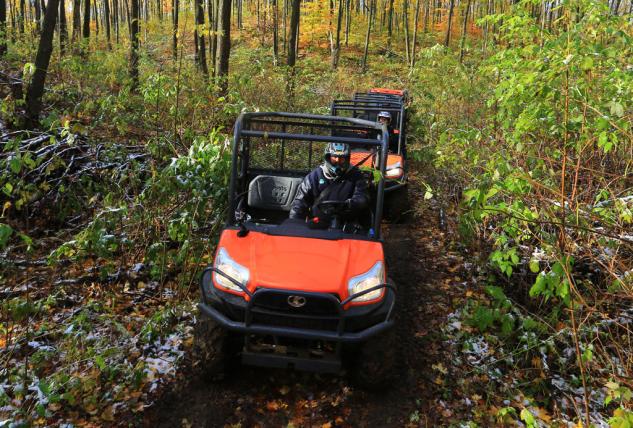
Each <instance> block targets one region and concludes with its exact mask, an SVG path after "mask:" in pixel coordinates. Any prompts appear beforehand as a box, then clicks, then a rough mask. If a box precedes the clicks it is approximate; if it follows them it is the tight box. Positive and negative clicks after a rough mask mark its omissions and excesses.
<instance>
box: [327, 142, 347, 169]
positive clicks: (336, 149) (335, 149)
mask: <svg viewBox="0 0 633 428" xmlns="http://www.w3.org/2000/svg"><path fill="white" fill-rule="evenodd" d="M332 156H337V157H341V158H343V162H341V163H337V164H332V162H331V157H332ZM324 158H325V167H326V168H327V171H328V172H329V173H330V174H331V175H333V176H335V177H340V176H341V175H343V173H345V171H347V169H348V168H349V161H350V150H349V145H347V144H344V143H329V144H328V145H327V146H326V147H325V156H324Z"/></svg>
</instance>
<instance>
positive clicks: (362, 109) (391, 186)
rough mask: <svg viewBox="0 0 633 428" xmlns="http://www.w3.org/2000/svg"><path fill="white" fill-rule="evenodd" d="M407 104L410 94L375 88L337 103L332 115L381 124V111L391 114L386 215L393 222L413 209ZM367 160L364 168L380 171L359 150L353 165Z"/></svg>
mask: <svg viewBox="0 0 633 428" xmlns="http://www.w3.org/2000/svg"><path fill="white" fill-rule="evenodd" d="M407 104H408V97H407V92H406V91H401V90H397V89H385V88H374V89H371V90H370V91H369V92H365V93H356V94H354V98H353V99H351V100H335V101H333V102H332V105H331V108H330V113H331V114H332V115H333V116H344V117H353V118H358V119H364V120H370V121H372V122H373V121H377V116H378V114H379V113H381V112H388V113H389V114H390V115H391V126H389V133H390V135H389V144H388V147H389V155H388V158H387V164H386V170H385V173H384V177H385V178H386V182H385V193H386V194H385V215H386V217H387V218H389V219H391V220H398V219H400V218H401V217H402V216H403V214H404V213H405V212H406V211H408V210H409V200H408V191H407V182H408V176H407V167H408V165H407V150H406V141H407ZM354 160H357V161H360V160H363V163H362V166H365V167H367V168H371V169H374V170H377V169H378V168H377V164H376V162H375V161H376V159H375V158H374V157H367V153H365V152H363V151H361V150H355V151H354V152H353V153H352V162H354Z"/></svg>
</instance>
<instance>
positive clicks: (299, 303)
mask: <svg viewBox="0 0 633 428" xmlns="http://www.w3.org/2000/svg"><path fill="white" fill-rule="evenodd" d="M288 304H289V305H290V306H292V307H293V308H301V307H303V306H305V305H306V298H305V297H303V296H288Z"/></svg>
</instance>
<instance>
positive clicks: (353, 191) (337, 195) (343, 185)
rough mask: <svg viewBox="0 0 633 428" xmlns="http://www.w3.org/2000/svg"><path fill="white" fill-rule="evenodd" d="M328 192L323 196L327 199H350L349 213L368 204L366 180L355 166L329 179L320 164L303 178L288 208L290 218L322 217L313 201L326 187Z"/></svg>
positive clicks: (359, 209)
mask: <svg viewBox="0 0 633 428" xmlns="http://www.w3.org/2000/svg"><path fill="white" fill-rule="evenodd" d="M330 186H331V187H332V188H331V190H328V192H329V194H328V196H327V197H326V198H325V199H327V200H329V201H346V200H348V199H351V200H352V206H351V211H352V212H351V213H350V214H357V213H358V212H359V211H361V210H363V209H365V208H366V207H367V204H368V202H369V201H368V199H369V198H368V194H367V180H366V179H365V176H364V175H363V174H362V173H361V172H360V170H359V169H358V168H356V167H352V168H351V169H350V170H349V171H348V172H347V173H346V174H345V175H343V177H341V178H340V179H338V180H329V179H327V178H326V177H325V175H324V174H323V169H322V168H321V166H319V167H317V168H315V169H314V170H312V172H310V174H308V175H307V176H306V177H305V178H304V179H303V182H302V183H301V185H300V186H299V189H297V194H296V196H295V200H294V201H293V202H292V207H291V209H290V218H296V219H301V220H303V219H305V218H306V217H308V216H310V217H322V216H323V213H321V212H320V211H319V209H318V207H316V206H314V201H315V200H316V199H317V198H318V197H319V195H320V194H321V192H322V191H324V190H325V189H326V188H329V187H330Z"/></svg>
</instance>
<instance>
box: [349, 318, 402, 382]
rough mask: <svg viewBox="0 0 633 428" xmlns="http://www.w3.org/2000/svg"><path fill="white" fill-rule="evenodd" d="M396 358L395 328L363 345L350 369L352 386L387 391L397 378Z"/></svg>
mask: <svg viewBox="0 0 633 428" xmlns="http://www.w3.org/2000/svg"><path fill="white" fill-rule="evenodd" d="M398 356H399V352H398V340H397V334H396V329H395V328H391V329H389V330H387V331H385V332H383V333H382V334H379V335H378V336H376V337H374V338H372V339H371V340H369V341H367V342H365V343H363V344H362V345H361V346H360V348H359V349H358V352H357V354H356V358H355V361H354V362H353V363H352V364H353V366H352V367H351V374H352V380H353V382H354V384H356V385H357V386H358V387H360V388H363V389H367V390H370V391H380V390H385V389H389V388H390V387H392V386H393V385H394V383H395V381H396V379H397V377H398Z"/></svg>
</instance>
